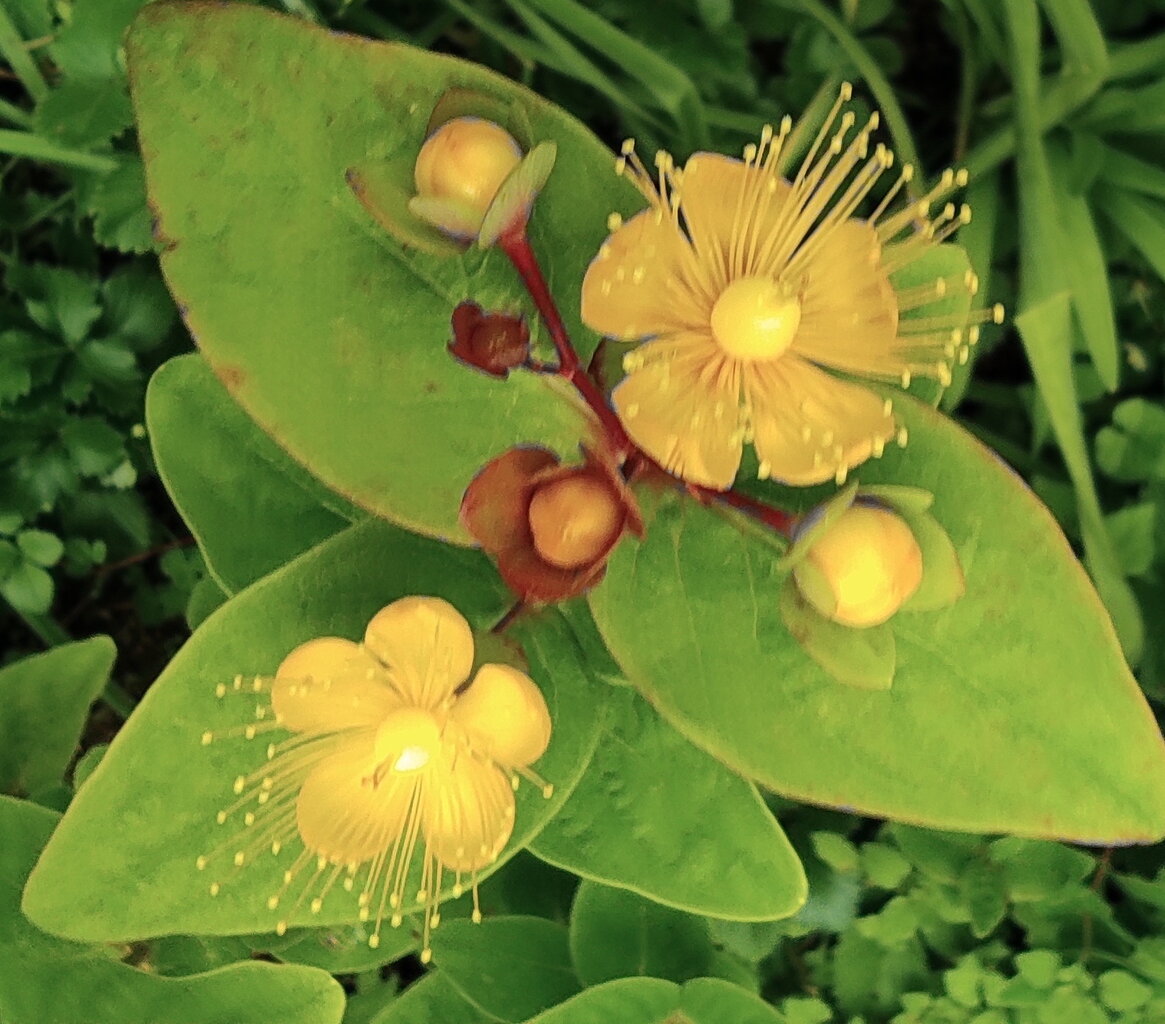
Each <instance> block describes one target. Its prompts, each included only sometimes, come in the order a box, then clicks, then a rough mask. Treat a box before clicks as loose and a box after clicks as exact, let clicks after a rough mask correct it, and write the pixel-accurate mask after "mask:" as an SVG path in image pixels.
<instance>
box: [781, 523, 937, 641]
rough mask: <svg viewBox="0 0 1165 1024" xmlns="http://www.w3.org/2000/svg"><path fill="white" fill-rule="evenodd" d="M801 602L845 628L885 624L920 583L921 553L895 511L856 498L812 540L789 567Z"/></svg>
mask: <svg viewBox="0 0 1165 1024" xmlns="http://www.w3.org/2000/svg"><path fill="white" fill-rule="evenodd" d="M793 578H794V579H795V580H796V582H797V587H798V589H799V590H800V591H801V594H802V596H803V597H804V598H805V600H806V601H807V602H808V603H809V604H810V605H812V606H813V608H815V609H816V610H817V611H818V612H820V613H821V614H822V615H824V616H826V617H827V618H829V619H832V620H833V621H834V622H839V623H841V624H842V625H843V626H854V627H858V628H861V627H865V626H875V625H878V624H879V623H882V622H885V621H886V620H887V619H889V618H890V616H891V615H893V614H894V613H895V612H896V611H897V610H898V609H899V608H900V607H901V606H902V604H903V602H905V601H906V600H907V599H908V598H909V597H910V596H911V595H912V594H913V593H914V592H915V591H916V590H917V589H918V586H919V584H920V583H921V582H922V551H921V549H920V548H919V545H918V541H917V540H916V539H915V537H914V533H913V532H912V531H911V529H910V527H909V526H907V524H906V523H905V521H904V520H903V519H902V518H901V517H900V516H898V515H897V514H896V513H894V512H893V511H891V510H890V509H888V508H885V507H883V506H881V505H874V504H867V503H862V502H858V503H855V504H853V505H851V506H850V507H849V508H847V509H846V510H845V511H844V512H842V513H841V514H840V515H839V516H838V517H837V518H836V519H835V520H834V521H833V522H832V523H830V524H829V526H828V527H827V528H826V529H825V531H824V532H823V534H822V535H821V536H820V537H817V538H815V539H814V540H813V541H812V544H811V546H810V548H809V550H808V552H807V553H806V555H805V557H804V558H803V559H802V560H801V561H800V562H798V563H797V565H796V566H795V567H794V569H793Z"/></svg>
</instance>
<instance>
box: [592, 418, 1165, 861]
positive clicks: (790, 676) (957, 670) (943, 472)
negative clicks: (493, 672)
mask: <svg viewBox="0 0 1165 1024" xmlns="http://www.w3.org/2000/svg"><path fill="white" fill-rule="evenodd" d="M899 408H900V412H901V415H902V417H903V420H904V422H905V424H906V425H907V427H908V429H909V433H910V443H909V444H908V446H907V447H906V448H905V449H897V448H895V449H894V450H892V451H889V450H888V451H887V453H886V456H885V458H883V459H882V460H880V461H875V462H871V463H868V464H866V465H865V466H863V467H862V469H861V471H860V474H859V475H860V477H861V481H862V483H865V484H873V483H891V482H893V483H903V484H911V485H915V486H921V487H925V488H926V489H928V490H930V491H932V492H933V493H934V495H935V502H934V507H933V512H934V515H935V518H936V519H937V521H938V522H939V524H940V525H941V526H942V527H944V528H945V529H946V530H947V532H948V533H949V534H950V537H951V540H952V541H953V543H954V545H955V548H956V549H957V551H958V553H959V557H960V559H961V561H962V565H963V569H964V571H965V573H966V583H967V591H966V594H965V596H964V597H962V598H961V599H960V600H959V601H957V602H956V603H955V604H954V605H953V606H951V607H950V608H949V609H946V610H943V611H939V612H931V613H913V614H908V613H901V614H899V615H898V616H896V617H895V618H894V619H893V620H892V622H893V629H894V633H895V636H896V642H897V649H898V667H897V673H896V675H895V678H894V682H893V687H892V688H891V689H890V690H888V691H882V692H867V691H861V690H858V689H855V688H853V687H847V686H842V685H840V684H839V683H837V682H836V681H834V680H833V679H831V678H829V677H828V676H826V674H825V673H824V672H823V671H822V670H821V669H819V668H818V667H817V666H816V664H815V663H814V662H813V661H811V660H810V659H809V658H808V657H807V656H806V655H805V654H804V653H803V652H802V651H801V650H800V648H799V647H798V646H797V644H796V643H795V642H794V641H793V640H792V638H791V637H790V636H789V635H788V633H787V632H786V631H785V628H784V627H783V625H782V623H781V619H780V616H779V614H778V594H779V591H780V587H781V584H782V581H783V576H782V570H781V569H780V568H779V564H778V563H779V556H780V550H781V545H779V544H777V543H776V542H775V540H774V539H773V538H771V536H769V535H766V533H765V531H764V530H763V529H762V528H761V527H759V526H757V525H755V524H753V523H745V522H743V520H742V517H741V516H740V515H739V514H737V513H731V512H727V511H724V510H721V509H719V508H716V507H711V508H710V507H705V506H703V505H700V504H698V503H696V502H694V501H691V500H689V499H687V498H685V497H683V496H681V495H680V494H678V493H669V492H656V493H651V492H645V493H643V494H642V495H641V501H642V504H643V508H644V512H645V515H646V519H647V536H646V539H645V540H644V541H642V542H641V543H636V542H634V541H631V540H624V541H623V543H622V544H621V545H620V546H619V547H618V548H617V549H616V551H615V553H614V555H613V557H612V559H611V562H610V566H609V569H608V572H607V576H606V579H605V580H604V581H603V583H602V584H601V585H600V586H599V587H597V588H596V589H595V590H594V591H592V593H591V605H592V608H593V610H594V613H595V619H596V621H597V623H598V626H599V628H600V630H601V631H602V633H603V635H604V637H605V638H606V640H607V642H608V644H609V645H610V648H611V651H612V653H613V654H614V655H615V657H616V658H617V659H618V660H619V662H620V663H621V664H622V666H623V669H624V671H625V672H626V674H627V677H628V678H629V679H630V680H631V681H632V683H634V684H635V685H636V686H637V687H638V688H639V689H640V690H641V691H642V692H643V693H644V694H645V696H647V698H648V699H649V700H650V701H651V702H652V703H653V704H654V705H655V706H656V708H657V709H658V710H659V711H660V713H661V714H662V715H663V716H664V717H665V718H667V719H668V720H669V721H670V722H671V723H672V724H673V725H675V726H676V727H677V728H678V729H679V730H680V731H681V732H683V733H684V734H685V735H686V736H687V737H688V738H689V739H691V740H692V741H693V742H695V743H697V744H699V745H701V746H702V747H704V748H705V749H707V750H708V751H709V752H711V753H713V754H715V755H716V756H718V757H720V758H721V759H723V760H724V761H725V762H726V763H727V764H728V765H729V766H731V767H733V768H735V769H737V770H738V771H740V772H742V773H743V774H745V775H748V776H750V777H753V778H755V779H757V780H759V781H761V782H762V783H764V784H765V785H767V786H770V787H772V788H774V789H776V790H778V791H779V792H782V793H785V794H788V795H790V796H793V797H796V798H799V799H803V800H808V801H812V802H816V803H823V804H831V805H837V806H844V807H852V808H857V809H859V810H861V811H864V812H866V813H870V814H876V815H879V816H884V817H892V818H898V819H902V820H905V821H910V822H916V823H920V824H927V825H931V826H937V827H949V828H955V829H967V830H982V831H996V830H1001V831H1014V832H1018V833H1023V834H1027V835H1032V836H1046V837H1061V838H1071V839H1077V840H1081V841H1093V842H1121V841H1129V840H1151V839H1156V838H1159V837H1160V836H1161V835H1162V833H1163V832H1165V771H1163V770H1162V769H1163V768H1165V763H1163V762H1165V758H1163V756H1162V755H1163V753H1165V749H1163V746H1162V741H1161V736H1160V734H1159V733H1158V731H1157V727H1156V724H1155V723H1154V721H1153V717H1152V715H1151V713H1150V712H1149V709H1148V707H1147V705H1146V704H1145V702H1144V699H1143V698H1142V696H1141V694H1140V691H1139V690H1138V689H1137V685H1136V682H1135V681H1134V679H1133V678H1132V675H1131V674H1130V673H1129V670H1128V668H1127V666H1126V665H1125V663H1124V661H1123V659H1122V658H1121V654H1120V650H1119V647H1118V646H1117V643H1116V638H1115V635H1114V633H1113V630H1112V626H1111V624H1110V623H1109V621H1108V619H1107V617H1106V615H1105V613H1104V609H1103V607H1102V605H1101V604H1100V602H1099V600H1098V599H1097V597H1096V594H1095V592H1094V591H1093V590H1092V588H1091V586H1090V585H1089V583H1088V580H1087V577H1086V576H1085V575H1084V573H1083V571H1082V570H1081V568H1080V566H1079V564H1078V563H1077V561H1076V559H1075V558H1074V556H1073V554H1072V552H1071V550H1070V549H1069V547H1068V545H1067V543H1066V542H1065V540H1064V538H1063V535H1062V534H1061V533H1060V531H1059V529H1058V528H1057V526H1056V524H1055V522H1054V521H1053V519H1052V517H1051V516H1050V514H1049V513H1048V512H1047V510H1046V509H1044V508H1043V506H1041V505H1040V504H1039V503H1038V502H1037V501H1036V500H1035V499H1034V498H1033V497H1032V495H1031V493H1030V492H1029V491H1028V490H1027V488H1026V487H1024V486H1023V484H1022V483H1021V482H1020V481H1019V479H1018V478H1017V477H1016V476H1015V474H1014V473H1012V472H1011V471H1010V470H1009V469H1008V468H1007V467H1006V466H1005V465H1004V464H1003V463H1002V462H1001V461H1000V460H999V459H998V457H996V456H995V455H994V454H993V453H992V452H990V451H989V450H988V449H986V448H984V447H982V446H981V445H979V444H978V443H977V442H976V441H974V440H973V439H972V438H971V437H970V436H969V435H967V434H966V433H965V432H964V431H962V430H961V429H960V428H958V427H957V426H955V425H954V424H952V423H950V422H949V421H948V420H946V419H945V418H943V417H942V416H940V415H938V414H937V413H935V412H933V411H931V410H930V409H928V408H926V407H925V406H923V405H921V404H920V403H917V402H913V401H909V400H902V401H901V402H900V404H899ZM771 493H772V494H773V495H777V494H779V492H778V490H777V489H776V488H773V489H771Z"/></svg>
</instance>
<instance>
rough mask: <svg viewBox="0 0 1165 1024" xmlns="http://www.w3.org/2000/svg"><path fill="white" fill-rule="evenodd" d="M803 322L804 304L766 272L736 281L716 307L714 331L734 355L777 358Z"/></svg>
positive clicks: (725, 291)
mask: <svg viewBox="0 0 1165 1024" xmlns="http://www.w3.org/2000/svg"><path fill="white" fill-rule="evenodd" d="M800 323H801V304H800V303H799V302H798V301H797V300H796V299H794V298H790V297H789V296H787V295H785V294H784V292H783V291H782V290H781V289H780V288H779V287H778V286H777V283H776V282H775V281H773V280H772V279H771V278H769V277H767V276H763V275H755V276H752V277H741V278H738V279H737V280H735V281H733V282H732V283H731V284H730V285H729V286H728V287H727V288H725V289H724V291H722V292H721V293H720V298H718V299H717V300H716V305H714V306H713V307H712V334H713V336H714V337H715V338H716V342H717V344H719V346H720V347H721V348H722V349H723V350H724V351H725V352H726V353H727V354H728V355H730V356H732V357H733V358H734V359H746V360H755V359H775V358H776V357H777V356H779V355H780V354H781V353H782V352H784V351H785V349H787V348H788V347H789V345H790V344H791V343H792V341H793V337H794V335H796V333H797V328H798V326H800Z"/></svg>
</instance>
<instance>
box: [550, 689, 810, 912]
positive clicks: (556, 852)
mask: <svg viewBox="0 0 1165 1024" xmlns="http://www.w3.org/2000/svg"><path fill="white" fill-rule="evenodd" d="M603 699H604V702H605V703H606V705H607V708H608V713H609V714H610V716H611V725H610V727H609V730H608V731H607V732H606V733H604V735H603V738H602V739H601V740H600V741H599V746H598V748H597V749H596V751H595V756H594V759H593V760H592V761H591V764H590V767H589V768H588V769H587V773H586V775H585V776H583V779H582V781H581V782H580V783H579V785H578V787H577V788H576V789H575V791H574V792H573V793H572V794H571V797H570V799H569V800H567V802H566V804H565V805H564V806H563V808H562V810H561V811H559V812H558V814H557V815H556V816H555V817H554V818H553V819H552V820H551V821H550V822H549V823H548V824H547V826H546V828H544V829H543V830H542V832H541V833H540V834H539V835H538V838H537V839H536V840H535V841H534V843H533V844H532V846H531V849H532V850H533V852H534V853H535V854H537V855H538V856H539V857H541V858H543V859H544V860H546V861H549V862H550V863H551V864H556V865H558V866H559V867H563V868H566V869H567V870H569V871H573V872H574V873H575V874H579V875H582V876H583V877H585V878H592V879H595V880H596V881H600V882H605V883H607V884H608V885H614V886H621V887H623V888H626V889H631V890H633V891H635V892H638V893H641V894H642V895H644V896H647V897H648V898H649V899H652V900H656V901H658V902H660V903H665V904H668V905H669V906H673V907H677V908H679V909H680V910H688V911H691V912H693V913H697V914H707V915H709V916H712V917H725V918H732V919H735V920H743V921H758V920H771V919H773V918H779V917H787V916H788V915H790V914H792V913H795V912H796V910H797V908H798V907H800V906H801V904H802V903H804V901H805V874H804V872H803V871H802V870H801V864H800V862H799V861H798V860H797V855H796V854H795V853H794V852H793V848H792V847H791V846H790V845H789V841H788V840H787V839H786V838H785V834H784V833H783V832H782V831H781V827H780V825H779V824H777V820H776V818H774V817H773V815H772V813H771V812H770V811H769V809H768V808H767V807H766V806H765V804H764V801H763V800H761V798H760V796H759V795H758V794H757V792H756V789H755V788H754V787H753V786H751V785H750V784H749V783H748V782H746V781H745V780H744V779H742V778H740V776H738V775H734V774H733V773H732V772H730V771H728V769H726V768H725V767H724V766H723V765H721V764H719V763H718V762H717V761H716V760H715V759H714V758H711V757H709V756H708V755H707V754H705V753H704V752H703V751H702V750H700V749H699V748H697V747H694V746H692V744H691V743H689V742H688V741H687V740H685V739H684V738H683V737H682V736H681V735H680V734H679V733H678V732H676V730H675V729H673V728H672V727H671V726H670V725H668V724H667V722H665V721H664V720H663V719H662V718H660V717H659V715H658V714H656V713H655V712H654V711H653V710H652V709H651V707H650V706H649V705H648V704H647V703H646V701H644V700H643V699H642V698H640V697H639V696H638V695H636V694H635V693H633V692H630V691H629V690H627V689H626V688H611V689H610V690H607V691H605V693H604V698H603Z"/></svg>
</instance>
